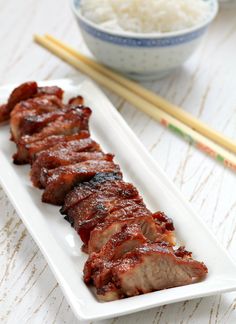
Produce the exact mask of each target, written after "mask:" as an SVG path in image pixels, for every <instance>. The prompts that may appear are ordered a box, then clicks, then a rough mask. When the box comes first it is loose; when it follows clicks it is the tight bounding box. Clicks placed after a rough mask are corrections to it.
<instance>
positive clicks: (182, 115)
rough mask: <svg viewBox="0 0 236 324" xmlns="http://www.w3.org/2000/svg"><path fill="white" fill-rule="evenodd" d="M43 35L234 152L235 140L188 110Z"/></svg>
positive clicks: (53, 38)
mask: <svg viewBox="0 0 236 324" xmlns="http://www.w3.org/2000/svg"><path fill="white" fill-rule="evenodd" d="M45 37H46V38H47V39H49V40H50V41H51V42H53V43H55V44H56V45H58V46H60V47H61V48H63V49H64V50H66V51H67V52H68V53H71V54H72V55H74V56H75V57H76V58H78V59H79V60H81V61H82V62H84V63H86V64H88V65H89V66H91V67H92V68H94V69H96V70H97V71H99V72H101V73H102V74H103V75H105V76H107V77H109V78H110V79H112V80H114V81H117V82H119V83H120V84H121V85H123V86H125V87H127V88H128V89H130V90H131V91H132V92H134V93H136V94H138V95H139V96H140V97H142V98H144V99H146V100H147V101H149V102H150V103H152V104H154V105H155V106H157V107H158V108H159V109H161V110H163V111H165V112H166V113H168V114H169V115H171V116H173V117H175V118H176V119H178V120H179V121H181V122H183V123H184V124H185V125H187V126H189V127H191V128H192V129H194V130H196V131H197V132H198V133H200V134H202V135H204V136H205V137H207V138H209V139H211V140H212V141H214V142H216V143H217V144H219V145H220V146H222V147H224V148H226V149H228V150H230V151H231V152H233V153H236V141H234V140H232V139H230V138H227V137H226V136H224V135H223V134H221V133H219V132H217V131H216V130H214V129H212V128H211V127H209V126H208V125H206V124H205V123H203V122H202V121H200V120H199V119H197V118H196V117H194V116H192V115H191V114H189V113H188V112H186V111H184V110H183V109H181V108H179V107H177V106H175V105H173V104H172V103H170V102H168V101H167V100H165V99H164V98H162V97H160V96H158V95H157V94H155V93H154V92H152V91H150V90H148V89H146V88H144V87H142V86H141V85H139V84H138V83H136V82H134V81H132V80H129V79H127V78H125V77H124V76H122V75H121V74H119V73H116V72H114V71H111V70H109V69H108V68H106V67H105V66H103V65H101V64H99V63H97V62H95V61H94V60H92V59H90V58H88V57H87V56H85V55H83V54H81V53H80V52H78V51H77V50H75V49H74V48H73V47H71V46H69V45H67V44H65V43H64V42H62V41H60V40H59V39H57V38H55V37H53V36H51V35H49V34H46V35H45Z"/></svg>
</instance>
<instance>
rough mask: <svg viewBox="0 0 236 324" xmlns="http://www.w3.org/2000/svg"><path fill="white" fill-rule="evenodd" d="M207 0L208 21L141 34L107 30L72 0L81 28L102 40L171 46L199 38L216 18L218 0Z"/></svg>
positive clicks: (78, 1) (128, 43)
mask: <svg viewBox="0 0 236 324" xmlns="http://www.w3.org/2000/svg"><path fill="white" fill-rule="evenodd" d="M206 1H207V2H209V3H210V5H211V14H209V18H208V19H207V20H206V21H204V22H203V23H201V24H199V25H197V26H194V27H193V28H189V29H184V30H180V31H177V32H168V33H165V34H160V33H149V34H141V33H132V32H114V31H112V30H107V29H105V28H103V27H101V26H98V25H96V24H95V23H93V22H91V21H89V20H87V19H86V18H85V17H83V16H82V15H81V13H80V12H79V9H78V8H79V5H80V2H81V0H71V6H72V10H73V12H74V14H75V16H76V17H77V18H78V19H79V25H80V27H81V29H83V30H84V31H86V32H87V33H88V34H90V35H92V36H93V37H95V38H98V39H100V40H102V41H105V42H109V43H112V44H115V45H122V46H128V47H169V46H175V45H180V44H183V43H188V42H190V41H193V40H194V39H197V38H199V37H200V36H201V35H202V34H203V33H204V32H205V30H206V29H207V27H208V25H209V24H210V23H211V22H212V21H213V19H214V18H215V16H216V14H217V12H218V8H219V6H218V2H217V1H216V0H206Z"/></svg>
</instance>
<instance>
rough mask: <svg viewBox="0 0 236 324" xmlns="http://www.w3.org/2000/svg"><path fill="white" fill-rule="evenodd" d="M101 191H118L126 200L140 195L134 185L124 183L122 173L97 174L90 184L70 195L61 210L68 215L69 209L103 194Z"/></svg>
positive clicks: (84, 184) (83, 185) (81, 186)
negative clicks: (93, 195) (95, 195)
mask: <svg viewBox="0 0 236 324" xmlns="http://www.w3.org/2000/svg"><path fill="white" fill-rule="evenodd" d="M101 190H102V191H104V190H108V191H111V192H113V190H115V191H117V190H118V192H121V194H122V195H123V196H124V198H125V197H126V198H130V197H131V196H132V197H133V196H137V195H138V191H137V189H136V188H135V187H134V186H133V185H132V184H129V185H128V184H127V183H125V182H124V181H122V177H121V175H120V173H97V174H96V175H95V176H94V177H93V178H92V179H91V180H90V181H89V182H83V183H81V184H79V185H78V186H77V187H75V188H74V189H73V190H72V191H71V192H70V193H68V195H67V196H66V199H65V203H64V205H63V207H62V209H61V212H62V214H66V212H67V210H68V209H69V208H71V207H73V206H75V205H76V204H78V203H79V202H80V201H81V200H83V199H85V198H87V197H89V196H90V195H91V194H94V193H96V192H101Z"/></svg>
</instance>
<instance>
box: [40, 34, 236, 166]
mask: <svg viewBox="0 0 236 324" xmlns="http://www.w3.org/2000/svg"><path fill="white" fill-rule="evenodd" d="M35 41H36V42H37V43H39V44H40V45H41V46H43V47H44V48H46V49H48V50H49V51H50V52H52V53H53V54H55V55H56V56H58V57H59V58H61V59H62V60H64V61H65V62H67V63H69V64H71V65H72V66H74V67H75V68H77V69H78V70H80V71H81V72H83V73H85V74H87V75H88V76H90V77H91V78H92V79H93V80H95V81H96V82H98V83H99V84H101V85H103V86H105V87H106V88H108V89H109V90H112V91H113V92H115V93H116V94H118V95H120V96H121V97H123V98H124V99H126V100H127V101H128V102H130V103H131V104H133V105H134V106H135V107H137V108H138V109H140V110H141V111H143V112H144V113H146V114H148V115H149V116H151V117H152V118H154V119H155V120H157V121H159V122H160V123H161V124H162V125H164V126H166V127H168V128H169V129H171V130H172V131H174V132H176V133H178V134H179V135H181V136H183V137H184V138H185V139H187V140H188V141H190V142H191V143H192V144H194V145H195V146H196V147H197V148H199V149H200V150H202V151H204V152H205V153H207V154H209V155H211V156H212V157H214V158H215V159H216V160H218V161H219V162H222V163H223V164H224V165H225V166H227V167H229V168H231V169H233V170H234V171H236V156H235V155H233V154H231V153H230V152H228V151H227V150H225V149H224V148H223V147H226V148H227V149H229V150H231V151H232V152H236V144H235V143H234V141H233V140H231V139H228V138H226V137H224V136H223V135H221V134H220V133H218V132H216V131H214V130H212V129H211V128H209V127H208V126H207V125H205V124H204V123H201V122H200V121H198V119H196V118H194V117H193V116H191V115H190V114H188V113H186V112H184V111H182V110H181V109H180V108H177V107H175V106H174V105H172V104H170V103H168V102H167V101H166V100H165V99H162V98H161V97H159V96H157V95H156V94H154V93H152V92H151V91H149V90H147V89H145V88H143V87H142V86H141V85H138V84H137V83H135V82H134V81H131V80H128V79H126V78H125V77H123V76H121V75H119V74H118V73H116V72H113V71H111V70H109V69H108V68H106V67H104V66H102V65H100V64H98V63H97V62H95V61H93V60H91V59H89V58H88V57H86V56H84V55H82V54H80V53H79V52H77V51H76V50H75V49H73V48H72V47H70V46H68V45H66V44H64V43H62V42H61V41H59V40H57V39H55V38H54V37H52V36H50V35H47V36H39V35H35ZM160 108H161V109H162V110H161V109H160ZM175 110H176V111H175ZM166 111H168V113H167V112H166ZM173 115H174V117H173ZM199 125H200V126H199ZM202 125H203V126H202ZM191 127H192V128H194V129H195V130H194V129H192V128H191ZM196 130H197V131H199V133H198V132H197V131H196ZM200 130H201V132H200ZM209 130H210V131H209ZM208 131H209V132H208ZM202 134H203V135H202ZM214 134H215V137H214ZM207 135H209V136H207ZM205 136H206V137H208V138H210V139H213V140H214V142H212V141H211V140H210V139H208V138H206V137H205ZM217 143H218V144H220V145H222V146H223V147H221V146H220V145H218V144H217Z"/></svg>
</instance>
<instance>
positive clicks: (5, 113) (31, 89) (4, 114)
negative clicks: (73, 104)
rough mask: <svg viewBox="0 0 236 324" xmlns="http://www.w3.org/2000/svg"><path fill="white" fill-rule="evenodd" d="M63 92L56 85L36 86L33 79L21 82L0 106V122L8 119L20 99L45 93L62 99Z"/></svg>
mask: <svg viewBox="0 0 236 324" xmlns="http://www.w3.org/2000/svg"><path fill="white" fill-rule="evenodd" d="M63 93H64V91H63V90H62V89H61V88H59V87H56V86H53V87H38V85H37V83H36V82H34V81H32V82H26V83H23V84H21V85H20V86H18V87H17V88H15V89H14V90H13V91H12V93H11V94H10V96H9V98H8V101H7V103H6V104H5V105H2V106H0V122H3V121H6V120H8V119H9V118H10V114H11V111H12V110H13V108H14V107H15V105H16V104H18V103H19V102H21V101H25V100H27V99H30V98H33V97H43V96H45V95H53V96H56V97H58V98H59V99H62V96H63Z"/></svg>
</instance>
